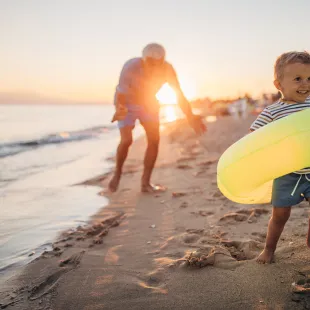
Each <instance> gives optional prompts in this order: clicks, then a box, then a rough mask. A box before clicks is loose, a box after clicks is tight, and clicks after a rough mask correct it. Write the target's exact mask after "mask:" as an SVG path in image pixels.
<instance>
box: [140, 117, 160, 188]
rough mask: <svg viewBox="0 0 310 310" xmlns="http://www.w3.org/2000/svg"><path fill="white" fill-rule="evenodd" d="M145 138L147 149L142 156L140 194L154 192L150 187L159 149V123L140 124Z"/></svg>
mask: <svg viewBox="0 0 310 310" xmlns="http://www.w3.org/2000/svg"><path fill="white" fill-rule="evenodd" d="M141 124H142V126H143V128H144V130H145V133H146V137H147V149H146V152H145V156H144V171H143V175H142V179H141V190H142V192H154V190H155V191H156V189H157V188H156V187H154V186H152V185H151V175H152V171H153V168H154V165H155V162H156V159H157V155H158V149H159V122H157V121H154V122H151V121H150V122H144V123H141Z"/></svg>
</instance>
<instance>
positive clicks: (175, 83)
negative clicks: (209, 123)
mask: <svg viewBox="0 0 310 310" xmlns="http://www.w3.org/2000/svg"><path fill="white" fill-rule="evenodd" d="M167 82H168V84H169V85H170V86H171V87H172V89H173V90H174V91H175V93H176V95H177V100H178V104H179V106H180V108H181V110H182V112H183V113H184V114H185V116H186V118H187V120H188V122H189V124H190V126H191V127H192V128H193V129H194V131H195V132H196V133H197V134H198V135H201V134H203V133H204V132H206V130H207V127H206V125H205V124H204V122H203V121H202V118H201V116H200V115H194V114H193V111H192V107H191V105H190V103H189V101H188V100H187V98H186V97H185V96H184V93H183V91H182V89H181V86H180V83H179V80H178V78H177V75H176V72H175V70H174V69H173V67H172V66H171V65H170V68H169V71H168V75H167Z"/></svg>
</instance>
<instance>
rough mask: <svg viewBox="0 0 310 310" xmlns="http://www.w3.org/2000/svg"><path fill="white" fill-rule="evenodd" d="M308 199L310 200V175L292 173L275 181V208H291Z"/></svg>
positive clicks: (273, 198) (273, 200)
mask: <svg viewBox="0 0 310 310" xmlns="http://www.w3.org/2000/svg"><path fill="white" fill-rule="evenodd" d="M307 198H310V174H297V173H290V174H286V175H284V176H282V177H280V178H277V179H275V180H274V181H273V187H272V201H271V203H272V205H273V206H274V207H291V206H294V205H297V204H299V203H300V202H302V201H303V200H304V199H307Z"/></svg>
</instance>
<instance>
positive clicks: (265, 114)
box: [250, 108, 273, 132]
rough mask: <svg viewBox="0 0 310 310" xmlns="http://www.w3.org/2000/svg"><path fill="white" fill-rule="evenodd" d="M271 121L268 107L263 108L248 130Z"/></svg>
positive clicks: (251, 130)
mask: <svg viewBox="0 0 310 310" xmlns="http://www.w3.org/2000/svg"><path fill="white" fill-rule="evenodd" d="M272 121H273V117H272V114H271V112H270V110H269V109H268V108H265V109H264V110H263V111H262V112H261V113H260V114H259V115H258V117H257V118H256V120H255V121H254V122H253V123H252V125H251V127H250V132H253V131H255V130H257V129H259V128H261V127H263V126H266V125H267V124H269V123H271V122H272Z"/></svg>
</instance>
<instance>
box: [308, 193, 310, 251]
mask: <svg viewBox="0 0 310 310" xmlns="http://www.w3.org/2000/svg"><path fill="white" fill-rule="evenodd" d="M307 200H308V202H309V205H310V198H307ZM307 246H308V247H309V248H310V218H309V219H308V234H307Z"/></svg>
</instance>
